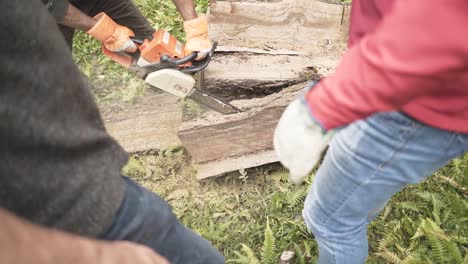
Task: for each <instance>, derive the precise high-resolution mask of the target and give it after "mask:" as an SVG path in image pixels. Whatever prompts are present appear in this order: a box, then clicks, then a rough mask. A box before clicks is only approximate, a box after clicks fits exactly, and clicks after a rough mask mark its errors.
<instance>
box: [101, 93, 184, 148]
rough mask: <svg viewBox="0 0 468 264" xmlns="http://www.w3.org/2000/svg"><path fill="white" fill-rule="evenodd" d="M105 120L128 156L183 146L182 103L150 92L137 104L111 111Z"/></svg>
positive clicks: (104, 113) (112, 108)
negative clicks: (180, 131) (179, 128)
mask: <svg viewBox="0 0 468 264" xmlns="http://www.w3.org/2000/svg"><path fill="white" fill-rule="evenodd" d="M102 117H103V120H104V124H105V126H106V129H107V131H108V132H109V134H110V135H111V136H112V137H114V138H115V139H116V140H117V141H118V142H119V143H120V145H122V147H123V148H124V149H125V150H126V151H128V152H132V153H133V152H144V151H148V150H156V151H157V150H161V149H165V148H168V147H172V146H178V145H180V144H181V142H180V140H179V138H178V137H177V130H178V127H179V125H180V124H181V120H182V110H181V103H180V99H179V98H178V97H176V96H172V95H170V94H167V93H156V92H154V91H152V90H151V89H148V90H147V91H146V93H145V95H144V96H142V97H141V98H138V99H137V100H136V102H134V103H133V104H127V105H124V106H122V105H120V106H116V107H107V108H106V109H103V111H102Z"/></svg>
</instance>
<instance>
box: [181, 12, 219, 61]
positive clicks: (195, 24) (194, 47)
mask: <svg viewBox="0 0 468 264" xmlns="http://www.w3.org/2000/svg"><path fill="white" fill-rule="evenodd" d="M184 31H185V34H186V36H187V43H185V54H187V55H188V54H191V53H192V52H198V56H197V59H198V60H200V59H203V58H205V57H206V55H207V54H208V52H209V51H210V50H211V47H212V44H211V41H210V40H209V39H208V20H207V19H206V17H205V16H204V15H201V16H199V17H197V18H195V19H191V20H187V21H184Z"/></svg>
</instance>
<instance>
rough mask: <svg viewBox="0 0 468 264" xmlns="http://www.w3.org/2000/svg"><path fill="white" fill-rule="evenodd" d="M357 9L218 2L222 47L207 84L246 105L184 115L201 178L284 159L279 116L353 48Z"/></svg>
mask: <svg viewBox="0 0 468 264" xmlns="http://www.w3.org/2000/svg"><path fill="white" fill-rule="evenodd" d="M349 10H350V7H349V6H346V5H339V4H330V3H326V2H324V1H319V0H279V1H261V2H260V1H234V2H232V1H229V2H227V1H216V2H213V3H212V4H211V6H210V9H209V14H208V17H209V34H210V38H211V39H212V40H214V41H216V42H218V45H219V48H218V49H217V53H216V54H215V56H214V58H213V60H212V61H211V63H210V65H209V66H208V68H207V70H206V72H205V89H206V90H207V91H208V92H210V93H212V94H215V95H217V96H219V97H222V98H224V99H226V100H229V101H230V100H236V101H231V103H232V104H234V105H236V106H237V107H239V108H240V109H242V110H243V111H244V112H242V113H239V114H234V115H228V116H223V115H221V114H218V113H215V112H213V111H207V112H205V113H203V114H202V115H201V116H200V115H195V118H194V117H193V116H190V118H192V119H190V118H188V117H186V116H184V117H183V120H184V122H183V123H182V125H181V127H180V129H179V134H178V136H179V139H180V140H181V142H182V144H183V146H184V147H185V148H186V150H187V151H188V153H189V154H190V155H191V157H192V161H193V162H194V164H195V165H196V166H197V168H198V170H197V171H198V172H197V177H198V178H199V179H202V178H207V177H212V176H217V175H221V174H224V173H226V172H230V171H236V170H239V169H243V168H249V167H253V166H259V165H263V164H267V163H272V162H276V161H278V158H277V157H276V155H275V153H274V151H273V143H272V142H273V133H274V129H275V128H276V124H277V122H278V120H279V118H280V117H281V114H282V113H283V111H284V109H285V107H286V106H287V105H288V104H289V103H290V102H291V101H293V100H294V99H295V98H296V96H297V93H298V91H299V90H302V89H303V88H304V87H305V85H306V82H310V81H312V80H319V79H321V78H323V77H325V76H327V75H329V74H331V73H332V72H333V70H334V68H335V67H336V64H337V63H338V60H339V58H340V57H341V54H342V53H343V52H344V50H345V49H346V40H347V32H348V31H347V28H348V25H349V24H348V23H347V20H348V19H349ZM188 112H190V111H187V113H188ZM191 112H194V111H191ZM195 112H196V111H195ZM184 114H185V111H184Z"/></svg>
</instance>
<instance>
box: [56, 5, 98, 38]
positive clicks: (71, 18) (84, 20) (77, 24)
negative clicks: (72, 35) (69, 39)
mask: <svg viewBox="0 0 468 264" xmlns="http://www.w3.org/2000/svg"><path fill="white" fill-rule="evenodd" d="M61 24H63V25H65V26H67V27H71V28H76V29H80V30H83V31H85V32H86V31H88V30H89V29H91V28H92V27H93V26H94V25H95V24H96V20H94V19H93V18H92V17H89V16H88V15H86V14H85V13H83V12H81V11H80V10H79V9H78V8H76V7H75V6H73V5H72V4H68V8H67V11H66V13H65V16H64V17H63V21H62V22H61Z"/></svg>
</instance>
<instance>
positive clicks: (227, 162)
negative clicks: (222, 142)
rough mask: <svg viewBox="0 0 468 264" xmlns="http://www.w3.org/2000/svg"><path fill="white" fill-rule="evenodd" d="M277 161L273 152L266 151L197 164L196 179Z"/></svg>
mask: <svg viewBox="0 0 468 264" xmlns="http://www.w3.org/2000/svg"><path fill="white" fill-rule="evenodd" d="M277 161H278V157H277V156H276V154H275V152H274V151H273V150H266V151H262V152H257V153H249V154H245V155H243V156H239V157H229V158H223V159H218V160H214V161H208V162H204V163H198V164H197V165H196V171H197V179H199V180H203V179H206V178H210V177H213V176H218V175H222V174H224V173H227V172H232V171H237V170H240V169H246V168H252V167H257V166H261V165H265V164H270V163H274V162H277Z"/></svg>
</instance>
